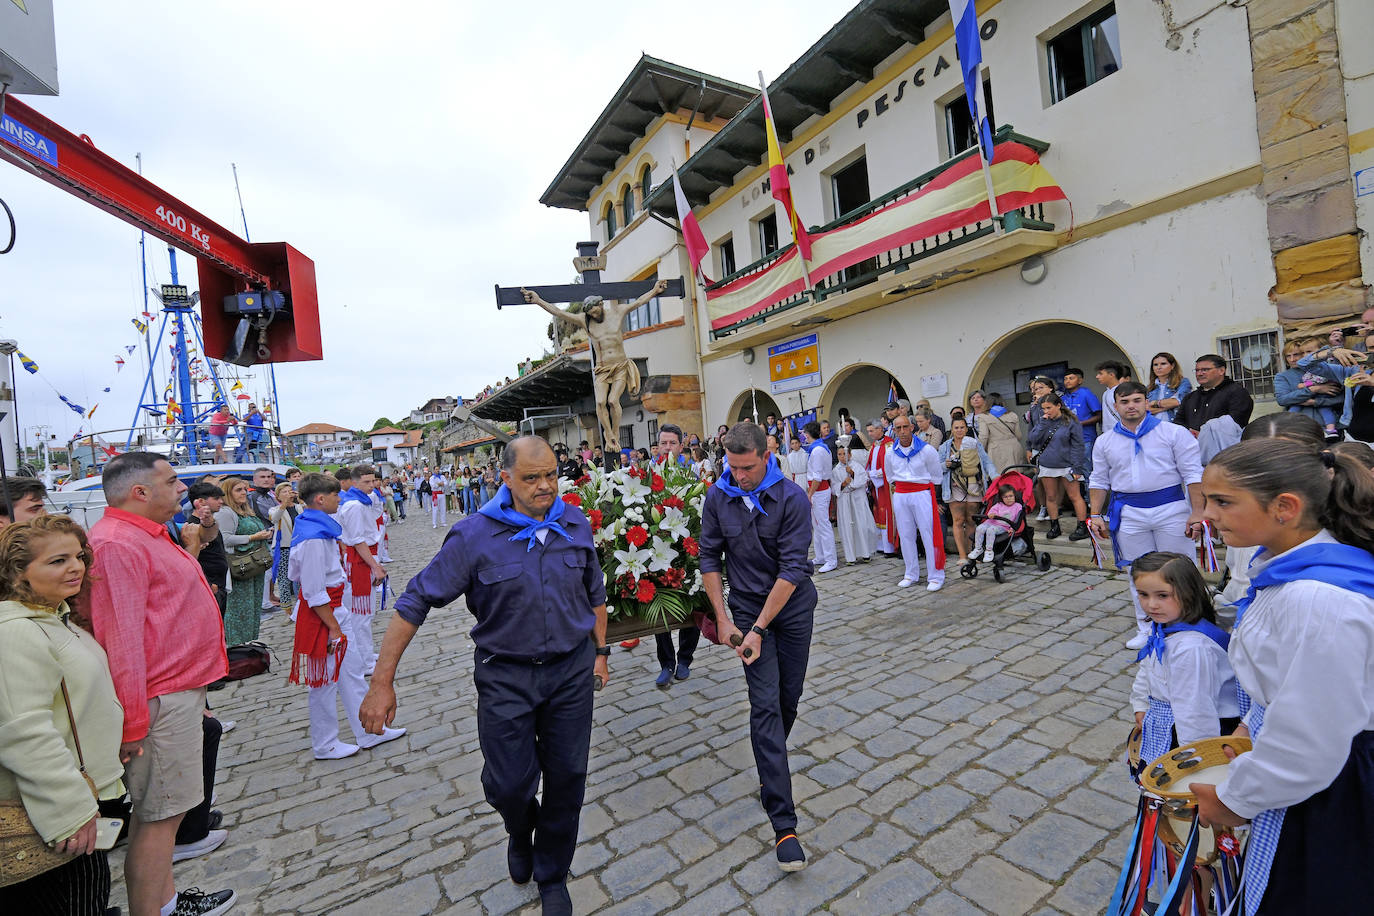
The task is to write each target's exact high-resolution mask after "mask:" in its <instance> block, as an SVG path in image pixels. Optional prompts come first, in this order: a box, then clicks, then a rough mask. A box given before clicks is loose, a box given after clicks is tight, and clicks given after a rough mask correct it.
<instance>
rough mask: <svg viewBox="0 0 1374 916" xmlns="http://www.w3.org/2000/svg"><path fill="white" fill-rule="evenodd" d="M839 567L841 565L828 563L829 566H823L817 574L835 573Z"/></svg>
mask: <svg viewBox="0 0 1374 916" xmlns="http://www.w3.org/2000/svg"><path fill="white" fill-rule="evenodd" d="M838 565H839V564H838V563H827V564H825V565H824V566H822V567H821V568H820V569H818V570H816V572H818V573H828V572H834V571H835V568H836V567H837V566H838Z"/></svg>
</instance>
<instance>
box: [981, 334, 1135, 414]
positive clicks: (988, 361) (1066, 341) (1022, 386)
mask: <svg viewBox="0 0 1374 916" xmlns="http://www.w3.org/2000/svg"><path fill="white" fill-rule="evenodd" d="M1108 359H1112V360H1116V361H1118V362H1120V363H1124V364H1125V365H1126V366H1127V367H1129V368H1130V370H1131V373H1132V376H1133V377H1134V378H1137V379H1139V378H1140V375H1139V373H1138V370H1137V369H1136V367H1135V366H1133V365H1131V358H1130V356H1128V355H1127V353H1126V350H1125V348H1123V347H1122V346H1121V345H1120V344H1118V343H1117V342H1116V341H1114V340H1112V339H1111V338H1110V337H1108V336H1107V335H1105V334H1103V333H1102V332H1101V331H1099V330H1097V329H1096V328H1092V327H1089V326H1088V325H1085V324H1079V323H1078V322H1074V321H1042V322H1036V323H1034V324H1028V325H1023V326H1021V327H1019V328H1017V329H1015V330H1013V331H1010V332H1009V333H1007V334H1005V335H1003V336H1002V337H1001V338H1000V339H998V340H997V342H996V343H994V344H993V345H992V346H991V347H989V348H988V349H987V350H986V351H985V352H984V353H983V355H982V357H981V358H979V360H978V362H976V363H974V366H973V371H972V372H970V373H969V378H968V385H967V387H966V388H965V390H964V403H968V396H969V394H970V393H972V392H973V391H974V390H975V389H977V388H982V389H983V390H984V391H986V392H989V393H992V392H997V393H998V394H1000V395H1002V398H1003V400H1004V401H1005V403H1006V405H1007V406H1008V407H1009V408H1012V409H1015V408H1016V407H1017V406H1018V405H1020V406H1022V407H1024V406H1025V405H1026V404H1029V403H1030V390H1029V387H1028V385H1029V381H1030V378H1031V376H1033V375H1035V374H1037V373H1042V374H1044V375H1049V376H1051V377H1053V378H1055V379H1056V380H1058V379H1062V378H1063V375H1064V370H1065V369H1068V368H1077V369H1082V370H1083V371H1084V372H1085V373H1087V378H1086V379H1085V380H1084V384H1085V385H1086V386H1087V387H1088V388H1090V389H1092V391H1093V393H1094V394H1097V395H1101V394H1102V387H1101V386H1100V385H1098V384H1097V382H1096V381H1095V379H1094V378H1093V367H1094V366H1096V365H1097V364H1098V363H1100V362H1102V361H1103V360H1108Z"/></svg>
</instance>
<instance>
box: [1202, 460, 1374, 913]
mask: <svg viewBox="0 0 1374 916" xmlns="http://www.w3.org/2000/svg"><path fill="white" fill-rule="evenodd" d="M1202 489H1203V493H1204V495H1205V496H1206V498H1207V509H1206V517H1207V519H1208V521H1210V522H1211V523H1212V525H1213V526H1214V527H1215V528H1216V530H1217V531H1218V532H1220V534H1221V536H1222V537H1223V538H1224V539H1225V540H1226V543H1227V545H1228V546H1231V545H1234V546H1237V547H1251V546H1254V547H1258V548H1260V549H1259V550H1258V551H1257V553H1256V556H1255V559H1254V560H1253V562H1252V563H1251V565H1250V588H1249V591H1248V594H1247V597H1246V598H1244V599H1242V600H1241V602H1240V603H1239V605H1238V608H1237V616H1236V626H1235V629H1234V631H1233V632H1232V634H1231V646H1230V652H1229V655H1230V660H1231V664H1232V666H1233V667H1234V668H1235V672H1236V677H1237V679H1238V680H1239V682H1240V686H1241V687H1242V688H1243V689H1244V690H1245V692H1246V694H1248V696H1249V698H1250V699H1251V700H1252V701H1253V704H1254V705H1253V706H1252V707H1251V708H1250V710H1249V711H1248V712H1247V713H1246V714H1245V719H1244V723H1243V724H1242V726H1241V727H1240V729H1239V730H1238V732H1237V733H1238V734H1242V735H1244V734H1247V733H1248V734H1249V735H1250V737H1251V738H1252V740H1253V741H1254V750H1253V751H1251V752H1250V753H1248V754H1242V755H1241V756H1239V757H1237V758H1236V759H1235V760H1233V761H1232V763H1231V765H1230V772H1229V774H1228V776H1227V778H1226V779H1225V780H1223V781H1222V782H1221V783H1220V784H1219V785H1217V786H1214V787H1213V786H1207V785H1204V784H1201V783H1193V784H1191V785H1190V789H1191V790H1192V791H1193V793H1194V794H1195V795H1196V796H1197V798H1198V808H1199V812H1200V813H1201V816H1202V820H1203V823H1204V824H1206V825H1227V826H1239V825H1241V824H1244V823H1246V822H1247V821H1248V822H1250V825H1251V827H1250V838H1249V840H1248V842H1247V846H1246V861H1245V875H1244V880H1243V885H1244V890H1243V894H1244V898H1243V903H1244V910H1243V913H1244V914H1245V916H1254V914H1257V913H1258V914H1275V913H1282V914H1291V913H1356V912H1367V909H1366V908H1367V907H1368V906H1369V905H1370V901H1371V900H1374V869H1371V868H1369V867H1368V866H1369V851H1370V850H1371V849H1374V803H1372V802H1371V799H1374V554H1372V553H1371V550H1374V477H1371V475H1370V474H1369V472H1368V471H1367V470H1366V469H1365V468H1364V467H1363V466H1362V465H1361V464H1359V463H1358V462H1356V461H1355V460H1354V459H1353V458H1350V457H1349V456H1344V455H1340V454H1335V453H1332V452H1330V451H1321V452H1318V451H1317V450H1315V449H1313V448H1311V447H1308V446H1305V445H1302V444H1299V443H1296V442H1286V441H1282V440H1274V439H1270V440H1258V441H1251V442H1242V443H1240V444H1239V445H1235V446H1232V447H1231V448H1228V449H1226V450H1225V451H1223V452H1221V453H1220V454H1218V455H1217V456H1216V457H1215V458H1213V459H1212V461H1211V463H1209V464H1208V465H1207V469H1206V471H1205V472H1204V474H1203V479H1202Z"/></svg>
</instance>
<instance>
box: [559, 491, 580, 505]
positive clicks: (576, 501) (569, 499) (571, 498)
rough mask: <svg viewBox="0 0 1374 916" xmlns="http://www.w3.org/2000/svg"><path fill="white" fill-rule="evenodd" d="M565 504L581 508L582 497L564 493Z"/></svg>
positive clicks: (577, 494) (578, 494) (576, 494)
mask: <svg viewBox="0 0 1374 916" xmlns="http://www.w3.org/2000/svg"><path fill="white" fill-rule="evenodd" d="M563 502H565V503H567V504H568V505H570V506H577V507H579V508H581V506H582V495H581V494H580V493H564V494H563Z"/></svg>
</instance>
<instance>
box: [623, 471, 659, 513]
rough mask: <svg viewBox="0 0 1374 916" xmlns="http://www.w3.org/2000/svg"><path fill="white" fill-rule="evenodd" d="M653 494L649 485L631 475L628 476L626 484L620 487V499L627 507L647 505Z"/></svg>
mask: <svg viewBox="0 0 1374 916" xmlns="http://www.w3.org/2000/svg"><path fill="white" fill-rule="evenodd" d="M651 492H652V491H651V490H650V489H649V485H648V484H646V483H644V482H643V481H640V480H639V479H637V478H634V477H630V476H629V475H626V477H625V482H624V483H622V484H621V485H620V499H621V502H622V503H624V504H625V505H626V506H635V505H644V504H646V503H647V501H648V496H649V494H650V493H651Z"/></svg>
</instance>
